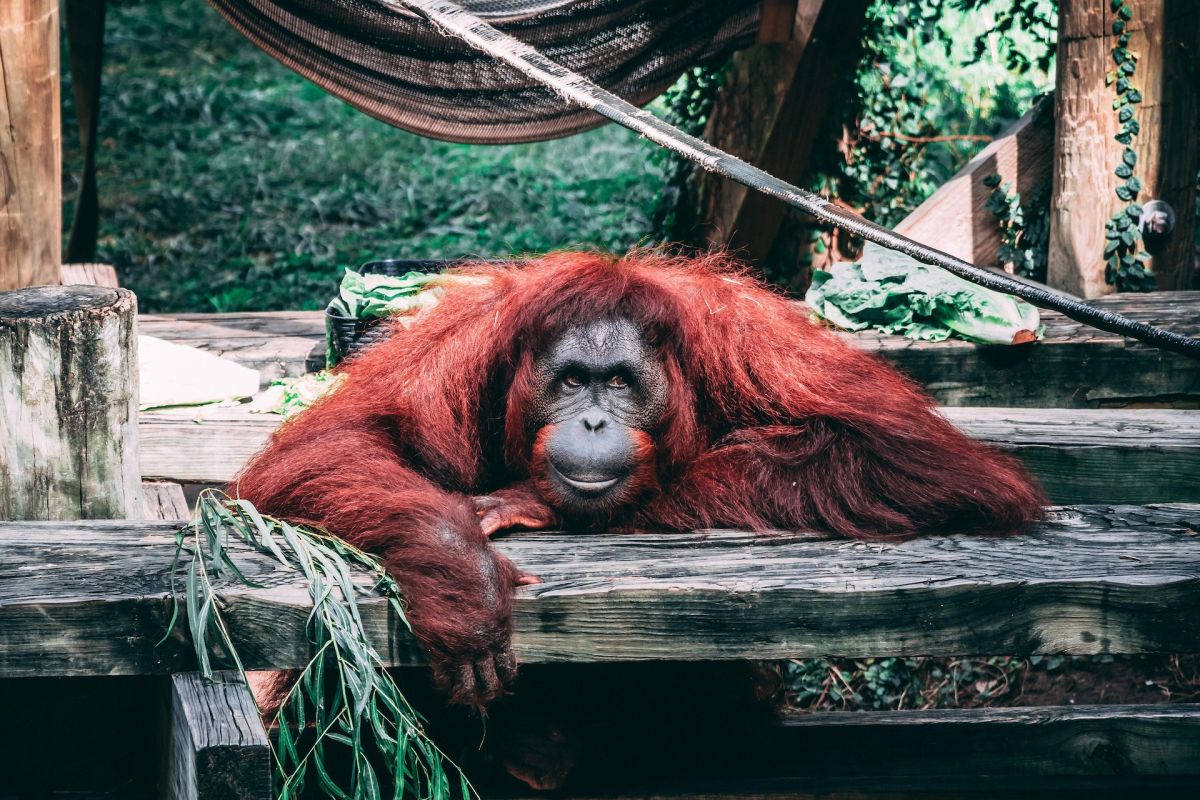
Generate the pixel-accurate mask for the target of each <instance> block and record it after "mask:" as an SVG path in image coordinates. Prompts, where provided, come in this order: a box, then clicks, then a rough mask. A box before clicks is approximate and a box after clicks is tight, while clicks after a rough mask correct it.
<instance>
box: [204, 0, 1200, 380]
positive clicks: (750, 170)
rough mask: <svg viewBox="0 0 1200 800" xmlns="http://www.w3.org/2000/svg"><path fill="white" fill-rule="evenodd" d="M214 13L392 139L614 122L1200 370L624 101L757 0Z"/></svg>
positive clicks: (308, 5)
mask: <svg viewBox="0 0 1200 800" xmlns="http://www.w3.org/2000/svg"><path fill="white" fill-rule="evenodd" d="M209 2H210V3H212V5H214V6H215V7H216V8H217V9H218V10H219V11H221V12H222V13H223V14H224V15H225V16H226V18H227V19H229V20H230V21H231V22H232V23H233V24H234V25H235V26H237V27H238V28H239V29H240V30H241V31H242V32H243V33H245V34H246V36H248V37H249V38H250V40H251V41H253V42H254V43H255V44H257V45H258V46H260V47H262V48H263V49H265V50H266V51H267V52H269V53H271V54H272V55H274V56H275V57H276V58H278V59H279V60H280V61H282V62H283V63H284V64H287V65H288V66H290V67H292V68H293V69H295V70H296V71H297V72H299V73H300V74H302V75H304V76H306V77H308V78H310V79H311V80H313V81H315V82H316V83H317V84H319V85H320V86H322V87H324V88H325V89H327V90H328V91H330V92H332V93H333V94H335V95H337V96H338V97H340V98H342V99H344V100H346V101H347V102H349V103H351V104H352V105H354V106H356V107H357V108H360V109H362V110H363V111H365V112H367V113H368V114H371V115H372V116H375V117H378V118H379V119H382V120H384V121H386V122H389V123H391V124H393V125H396V126H398V127H401V128H405V129H407V130H410V131H413V132H415V133H420V134H422V135H425V136H433V137H437V138H442V139H450V140H453V141H460V142H477V143H497V142H518V141H534V140H538V139H544V138H551V137H554V136H564V135H566V134H569V133H573V132H576V131H580V130H584V129H586V128H590V127H594V126H595V125H598V124H600V123H602V122H603V120H604V119H609V120H611V121H613V122H616V123H617V124H619V125H622V126H624V127H626V128H629V129H631V130H634V131H637V132H638V133H640V134H642V135H643V136H645V137H646V138H647V139H650V140H651V141H653V142H656V143H658V144H660V145H662V146H663V147H666V148H669V149H671V150H673V151H675V152H676V153H678V154H679V155H681V156H682V157H684V158H687V159H689V160H691V161H693V162H695V163H696V164H698V165H699V166H700V167H702V168H703V169H705V170H708V171H710V172H714V173H716V174H718V175H723V176H725V177H727V178H730V179H732V180H735V181H737V182H738V183H741V184H743V185H745V186H747V187H749V188H751V189H754V190H755V191H759V192H763V193H764V194H768V195H770V196H772V197H775V198H777V199H779V200H780V201H782V202H784V203H786V204H788V205H790V206H792V207H794V208H799V209H801V210H802V211H805V212H807V213H809V214H811V215H813V216H814V217H816V218H817V219H820V220H822V221H825V222H828V223H831V224H833V225H836V226H838V227H839V228H842V229H843V230H846V231H848V232H849V233H851V234H853V235H855V236H858V237H861V238H862V239H865V240H866V241H869V242H875V243H876V244H879V245H882V246H884V247H887V248H889V249H891V250H897V251H899V252H902V253H905V254H906V255H909V256H911V257H913V258H915V259H916V260H917V261H920V262H921V263H924V264H931V265H933V266H936V267H941V268H942V269H945V270H946V271H948V272H950V273H953V274H955V275H958V276H959V277H961V278H964V279H966V280H969V281H971V282H972V283H976V284H979V285H980V286H984V287H987V288H989V289H994V290H996V291H1000V292H1004V293H1006V294H1011V295H1014V296H1016V297H1020V298H1022V299H1024V300H1027V301H1029V302H1030V303H1033V304H1034V305H1036V306H1039V307H1041V308H1049V309H1053V310H1055V311H1058V312H1060V313H1062V314H1065V315H1066V316H1068V317H1070V318H1071V319H1074V320H1076V321H1078V322H1083V323H1085V324H1087V325H1091V326H1093V327H1095V328H1099V329H1100V330H1105V331H1110V332H1113V333H1118V334H1121V335H1123V336H1128V337H1130V338H1133V339H1137V340H1139V341H1142V342H1145V343H1147V344H1150V345H1152V346H1154V347H1158V348H1161V349H1163V350H1170V351H1173V352H1177V353H1182V354H1184V355H1188V356H1190V357H1192V358H1200V339H1195V338H1191V337H1189V336H1184V335H1182V334H1179V333H1175V332H1173V331H1168V330H1165V329H1163V328H1159V327H1156V326H1154V325H1149V324H1147V323H1145V322H1141V321H1138V320H1133V319H1130V318H1128V317H1125V316H1122V315H1120V314H1115V313H1113V312H1111V311H1107V310H1105V309H1103V308H1099V307H1097V306H1093V305H1089V304H1087V303H1084V302H1081V301H1079V300H1077V299H1075V298H1073V297H1069V296H1067V295H1064V294H1062V293H1060V292H1056V291H1053V290H1051V289H1047V288H1044V287H1042V286H1039V285H1035V284H1028V283H1023V282H1021V281H1018V280H1015V279H1013V278H1011V277H1009V276H1008V275H1005V274H1003V273H999V272H991V271H989V270H986V269H982V268H980V267H977V266H975V265H974V264H971V263H969V262H967V261H964V260H962V259H961V258H957V257H955V256H952V255H950V254H949V253H944V252H942V251H941V250H938V249H936V248H933V247H930V246H929V245H926V244H922V243H921V242H917V241H914V240H912V239H909V238H908V237H906V236H903V235H901V234H898V233H896V232H894V231H891V230H888V229H887V228H884V227H883V226H881V225H876V224H875V223H873V222H870V221H868V220H866V219H863V218H862V217H860V216H859V215H857V214H855V213H854V212H852V211H849V210H848V209H845V208H842V207H840V206H837V205H835V204H833V203H830V202H829V201H828V200H826V199H825V198H823V197H820V196H819V195H816V194H813V193H812V192H809V191H806V190H804V189H801V188H799V187H796V186H792V185H791V184H789V183H787V182H786V181H782V180H780V179H778V178H776V177H774V176H772V175H770V174H768V173H766V172H764V171H763V170H761V169H759V168H757V167H755V166H753V165H751V164H747V163H746V162H745V161H742V160H741V159H739V158H736V157H734V156H731V155H729V154H728V153H726V152H724V151H722V150H720V149H718V148H716V147H713V146H712V145H709V144H707V143H706V142H703V141H701V140H700V139H697V138H696V137H694V136H690V135H689V134H686V133H684V132H683V131H681V130H679V129H678V128H675V127H673V126H671V125H669V124H668V123H666V122H663V121H662V120H660V119H658V118H657V117H655V116H654V115H653V114H650V113H648V112H646V111H643V110H640V109H639V108H637V107H636V105H634V103H638V102H641V103H645V102H648V101H649V100H651V99H653V97H654V96H655V95H657V94H658V93H659V92H661V91H662V90H663V89H665V88H666V87H667V86H669V85H670V84H671V83H672V82H673V81H674V80H675V78H677V77H678V76H679V75H680V74H681V73H682V72H683V70H684V69H686V68H687V67H688V66H690V65H691V64H693V63H695V62H696V61H698V60H700V59H702V58H705V57H708V56H713V55H716V54H718V53H721V52H724V51H726V50H730V49H733V48H736V47H738V46H742V45H744V44H747V43H749V42H750V41H752V40H753V37H754V34H755V31H756V29H757V25H758V13H759V12H758V7H759V0H753V2H745V1H744V0H727V2H717V1H716V0H645V1H644V2H639V0H460V2H458V3H454V2H449V0H209ZM610 89H611V90H610ZM630 101H632V102H630Z"/></svg>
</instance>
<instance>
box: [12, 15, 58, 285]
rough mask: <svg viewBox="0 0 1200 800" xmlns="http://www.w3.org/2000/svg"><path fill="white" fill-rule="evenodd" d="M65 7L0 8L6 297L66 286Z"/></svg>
mask: <svg viewBox="0 0 1200 800" xmlns="http://www.w3.org/2000/svg"><path fill="white" fill-rule="evenodd" d="M58 5H59V4H58V0H5V2H4V3H0V126H2V128H3V134H2V135H0V292H2V291H7V290H9V289H19V288H21V287H24V286H36V285H39V284H55V283H58V281H59V265H61V264H62V133H61V130H60V128H61V126H60V123H59V113H60V112H59V99H58V98H59V79H58V69H59V62H58V48H59V29H58Z"/></svg>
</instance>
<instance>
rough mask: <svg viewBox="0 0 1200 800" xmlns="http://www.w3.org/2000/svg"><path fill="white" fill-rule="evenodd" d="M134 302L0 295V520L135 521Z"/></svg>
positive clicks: (127, 295)
mask: <svg viewBox="0 0 1200 800" xmlns="http://www.w3.org/2000/svg"><path fill="white" fill-rule="evenodd" d="M136 319H137V301H136V299H135V298H134V296H133V293H132V292H128V291H126V290H124V289H107V288H101V287H96V286H41V287H33V288H27V289H19V290H16V291H12V292H7V293H4V294H0V519H112V518H129V517H132V518H137V517H138V516H140V515H141V512H142V500H141V476H140V473H139V471H138V454H137V386H138V379H137V329H136Z"/></svg>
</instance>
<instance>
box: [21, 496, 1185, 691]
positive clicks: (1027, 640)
mask: <svg viewBox="0 0 1200 800" xmlns="http://www.w3.org/2000/svg"><path fill="white" fill-rule="evenodd" d="M1197 531H1200V505H1163V506H1146V507H1143V506H1113V507H1106V506H1079V507H1067V508H1059V509H1054V510H1051V511H1050V512H1049V517H1048V519H1047V521H1046V522H1045V523H1044V524H1043V525H1041V526H1040V527H1039V529H1038V530H1036V531H1035V532H1032V533H1031V534H1029V535H1027V536H1022V537H1014V538H1008V539H989V538H971V537H963V536H954V535H950V536H944V537H927V538H923V539H917V540H914V541H910V542H904V543H900V544H878V543H872V544H866V543H861V542H848V541H843V540H830V539H822V538H817V537H814V536H812V535H806V534H783V533H781V534H776V535H771V536H756V535H752V534H748V533H739V532H708V533H703V532H702V533H695V534H663V533H640V534H569V535H568V534H528V535H518V536H512V537H508V538H505V539H503V540H501V541H500V542H498V546H499V547H500V549H501V550H502V551H503V552H504V553H506V554H507V555H508V556H509V557H511V558H512V559H513V560H514V561H515V562H516V564H517V565H518V566H520V567H521V568H522V569H523V570H525V571H527V572H529V573H531V574H534V575H538V576H539V577H541V579H542V583H540V584H538V585H535V586H531V587H527V588H523V589H521V590H520V591H519V592H518V593H517V599H516V648H517V651H518V655H519V657H520V658H521V659H523V660H524V661H526V662H588V661H639V660H646V659H660V660H706V659H745V658H761V659H767V658H785V657H805V656H821V655H838V656H868V655H875V656H884V655H892V656H908V655H961V654H972V653H974V654H978V653H1008V654H1014V655H1024V654H1032V653H1070V654H1081V655H1082V654H1095V653H1141V652H1193V651H1195V650H1196V649H1197V648H1200V536H1197ZM174 550H175V538H174V526H172V525H169V524H165V523H149V522H145V523H134V522H117V521H113V522H105V521H93V522H76V523H38V522H26V523H17V522H11V523H2V524H0V677H25V676H34V675H97V674H101V675H122V674H146V673H162V672H171V671H186V670H189V669H194V656H193V655H192V654H191V652H190V646H189V644H188V642H187V641H186V633H185V631H186V625H180V626H178V627H177V628H176V629H175V632H174V634H173V636H172V637H170V638H169V639H168V640H167V641H166V642H164V643H163V644H162V645H161V646H155V643H156V642H157V641H158V640H159V639H160V638H161V637H162V635H163V632H164V630H165V629H166V625H167V620H168V619H169V618H170V616H171V608H172V603H171V601H170V594H169V592H170V583H171V581H170V575H169V571H170V567H171V562H172V558H173V555H174ZM234 554H235V555H234V557H235V558H236V559H237V562H238V564H239V565H240V566H241V567H242V569H243V570H244V571H245V573H246V574H247V575H248V576H249V577H250V578H251V579H252V580H254V581H256V582H257V583H259V584H261V586H262V588H251V587H247V586H243V585H225V586H222V587H221V588H220V590H219V599H218V603H219V606H220V608H221V609H222V613H223V614H224V615H225V618H226V620H227V622H228V625H229V628H230V630H231V631H232V633H233V637H234V641H235V644H236V646H237V647H238V649H239V651H240V653H241V655H242V657H243V660H244V662H245V664H246V666H247V668H249V669H263V668H288V667H297V666H300V665H301V664H302V663H304V662H305V661H306V659H307V657H308V654H309V649H310V645H309V642H308V639H307V635H306V633H305V630H306V620H307V617H308V614H309V611H310V608H309V603H308V594H307V591H306V589H305V588H304V587H303V586H302V584H301V583H299V582H298V580H297V578H296V575H295V573H294V572H291V571H289V570H284V569H283V568H281V567H279V566H278V565H277V564H276V563H275V562H273V561H271V560H270V559H269V558H266V557H264V556H261V555H258V554H255V553H250V552H247V551H246V550H245V548H241V547H235V548H234ZM179 586H180V587H182V581H180V582H179ZM360 608H361V610H362V612H363V614H364V617H365V620H366V625H367V628H368V632H369V634H370V636H371V638H372V640H373V641H374V643H375V645H376V647H377V648H378V649H379V651H380V653H381V655H382V656H383V658H384V659H385V660H386V661H387V662H388V663H390V664H397V665H399V664H409V663H414V661H415V660H416V654H417V650H416V648H415V646H414V644H413V641H412V640H411V638H410V637H409V636H408V635H407V634H406V633H405V632H404V631H403V630H402V628H401V626H400V624H399V622H398V621H397V620H396V619H395V618H394V617H393V616H392V615H391V613H390V611H389V608H388V605H387V604H386V603H385V602H383V601H382V600H380V599H377V598H371V597H368V598H363V599H362V600H361V601H360Z"/></svg>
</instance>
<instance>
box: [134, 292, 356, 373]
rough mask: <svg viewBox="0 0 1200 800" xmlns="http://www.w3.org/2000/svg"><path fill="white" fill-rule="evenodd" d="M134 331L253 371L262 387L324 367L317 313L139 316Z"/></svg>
mask: <svg viewBox="0 0 1200 800" xmlns="http://www.w3.org/2000/svg"><path fill="white" fill-rule="evenodd" d="M331 296H332V292H331ZM138 328H139V332H140V333H143V334H145V335H146V336H157V337H158V338H160V339H166V340H167V341H170V342H175V343H177V344H184V345H188V346H189V347H199V348H200V349H201V350H205V351H207V352H209V353H213V354H214V355H218V356H223V357H225V358H229V359H232V360H234V361H237V362H238V363H239V364H244V365H246V366H247V367H252V368H254V369H257V370H259V372H260V373H261V374H262V380H263V385H264V386H265V385H267V384H268V383H270V382H271V381H272V380H274V379H275V378H280V377H284V376H289V377H290V376H296V375H303V374H304V373H306V372H312V371H315V370H319V369H322V368H323V367H324V366H325V313H324V312H323V311H258V312H249V313H238V314H173V315H157V314H145V315H143V316H142V317H141V318H140V319H139V320H138Z"/></svg>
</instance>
